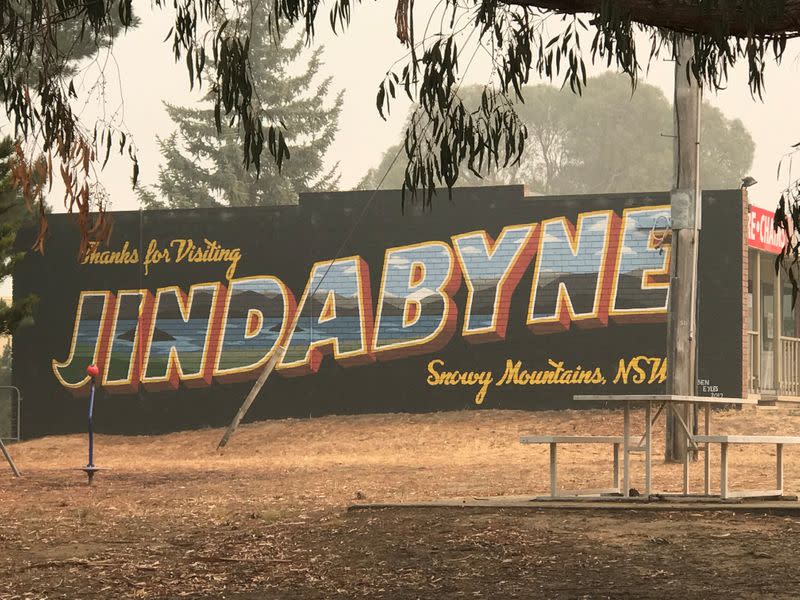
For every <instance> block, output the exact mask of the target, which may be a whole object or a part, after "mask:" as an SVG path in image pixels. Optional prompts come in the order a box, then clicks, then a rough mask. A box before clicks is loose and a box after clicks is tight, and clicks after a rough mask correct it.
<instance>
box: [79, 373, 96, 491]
mask: <svg viewBox="0 0 800 600" xmlns="http://www.w3.org/2000/svg"><path fill="white" fill-rule="evenodd" d="M86 373H87V374H88V375H89V377H91V378H92V384H91V386H92V387H91V388H90V389H89V411H88V430H89V462H88V463H87V464H86V466H85V467H83V468H82V469H81V471H83V472H84V473H86V476H87V477H88V478H89V485H92V479H94V474H95V473H96V472H97V471H99V470H100V469H98V468H97V467H96V466H94V389H95V380H96V378H97V376H98V375H99V370H98V368H97V366H95V365H89V366H88V367H87V368H86Z"/></svg>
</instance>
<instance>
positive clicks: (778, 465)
mask: <svg viewBox="0 0 800 600" xmlns="http://www.w3.org/2000/svg"><path fill="white" fill-rule="evenodd" d="M775 483H776V485H775V489H777V490H778V491H779V492H780V495H781V496H783V444H778V445H777V448H776V449H775Z"/></svg>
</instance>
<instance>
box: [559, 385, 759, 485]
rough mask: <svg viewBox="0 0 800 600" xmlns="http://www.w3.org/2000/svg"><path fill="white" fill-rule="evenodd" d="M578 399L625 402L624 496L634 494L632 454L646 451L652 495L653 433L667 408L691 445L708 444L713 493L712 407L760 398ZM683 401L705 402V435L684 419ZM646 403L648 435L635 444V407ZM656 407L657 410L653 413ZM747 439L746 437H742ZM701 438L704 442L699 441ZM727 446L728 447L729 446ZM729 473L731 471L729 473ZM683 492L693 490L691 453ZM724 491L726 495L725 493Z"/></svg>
mask: <svg viewBox="0 0 800 600" xmlns="http://www.w3.org/2000/svg"><path fill="white" fill-rule="evenodd" d="M574 399H575V400H576V401H579V402H619V403H622V404H623V407H624V413H623V425H622V429H623V434H622V436H623V441H622V477H623V490H622V491H623V495H624V496H626V497H628V496H629V495H630V468H629V467H630V455H631V454H632V453H640V452H643V453H644V455H645V467H644V468H645V494H646V495H648V496H649V495H650V494H652V464H653V444H652V433H653V425H654V424H655V423H656V421H657V420H658V418H659V416H660V415H661V414H663V413H664V412H665V410H666V411H672V413H673V414H674V415H675V418H676V420H677V422H678V423H679V424H680V427H681V429H683V431H684V432H685V433H686V437H687V440H688V443H689V445H690V446H691V447H692V448H693V449H695V450H698V449H699V445H698V444H699V443H704V444H705V448H704V449H705V464H704V483H705V486H704V487H705V489H704V492H705V495H706V496H709V495H711V490H710V484H711V482H710V479H711V478H710V474H711V462H710V454H709V445H710V443H711V442H712V441H715V440H713V439H712V438H711V407H712V406H713V405H715V404H716V405H737V406H741V405H745V404H756V403H757V401H756V400H751V399H746V398H723V397H715V396H682V395H676V394H631V395H597V394H592V395H577V396H574ZM681 404H701V405H703V407H704V409H705V411H704V412H705V414H704V424H703V428H704V431H703V435H702V437H701V436H695V435H694V433H693V432H692V431H691V430H690V429H689V427H688V426H687V424H686V422H685V421H684V420H683V417H682V415H681V412H680V411H679V410H678V406H679V405H681ZM633 405H644V411H645V427H644V435H643V436H642V438H641V439H640V440H639V442H638V443H637V444H635V445H631V441H630V434H631V431H630V429H631V423H630V421H631V406H633ZM653 408H655V409H656V411H655V414H653ZM740 437H742V438H744V437H745V436H740ZM698 440H701V441H698ZM726 449H727V447H726ZM726 475H727V472H726ZM683 493H684V495H688V493H689V458H688V452H687V456H686V459H685V460H684V463H683ZM725 495H726V494H725V492H723V496H725Z"/></svg>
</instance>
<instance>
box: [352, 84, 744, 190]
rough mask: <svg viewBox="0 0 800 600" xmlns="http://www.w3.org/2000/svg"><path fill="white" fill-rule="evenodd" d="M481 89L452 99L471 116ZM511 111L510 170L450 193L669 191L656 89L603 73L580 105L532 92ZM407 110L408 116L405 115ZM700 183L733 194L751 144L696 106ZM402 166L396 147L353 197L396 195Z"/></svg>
mask: <svg viewBox="0 0 800 600" xmlns="http://www.w3.org/2000/svg"><path fill="white" fill-rule="evenodd" d="M481 93H482V86H480V85H469V86H464V87H463V88H462V89H461V90H460V92H459V96H460V97H461V99H462V100H463V101H464V102H465V104H466V105H467V106H468V107H469V108H470V109H472V110H474V107H476V106H477V105H478V103H479V102H480V98H481ZM522 97H523V98H524V102H522V101H518V102H516V103H515V106H514V109H515V110H516V111H517V114H518V115H519V118H520V120H521V121H522V124H523V125H524V126H525V128H526V129H527V131H528V138H527V141H526V148H525V153H524V154H523V156H522V158H521V159H520V160H519V161H518V162H517V163H516V164H514V165H510V166H508V167H506V168H502V169H499V170H497V171H494V172H492V173H489V174H488V175H485V176H483V177H477V176H476V175H475V174H473V173H471V172H469V171H466V172H464V173H462V174H461V176H460V177H459V180H458V182H457V185H504V184H513V183H520V184H525V185H527V187H528V189H529V190H530V191H531V192H536V193H542V194H588V193H613V192H631V191H643V190H652V191H654V190H668V189H669V188H670V187H671V185H672V179H673V174H672V138H671V137H669V134H670V133H671V132H672V119H673V115H672V105H671V103H670V101H669V100H668V99H667V98H666V97H665V96H664V93H663V92H662V91H661V90H660V89H659V88H657V87H655V86H653V85H651V84H648V83H642V84H640V85H639V86H638V87H637V88H636V93H634V94H631V87H630V80H629V78H627V77H626V76H625V75H622V74H618V73H610V72H607V73H604V74H602V75H599V76H597V77H592V78H590V79H589V80H588V81H587V86H586V89H585V91H584V93H583V96H582V97H578V96H576V95H575V94H573V93H572V92H571V91H570V90H569V89H566V90H565V89H559V88H556V87H554V86H552V85H547V84H539V85H531V86H525V87H523V88H522ZM413 112H414V109H412V112H411V114H412V115H413ZM701 121H702V131H701V139H702V140H703V143H702V145H701V152H702V156H701V161H700V164H701V173H700V181H702V182H703V186H704V187H705V188H707V189H722V188H731V187H738V186H739V184H740V181H741V177H742V174H743V173H746V172H747V171H748V170H749V169H750V167H751V165H752V162H753V153H754V150H755V144H754V142H753V139H752V138H751V136H750V134H749V132H748V131H747V129H745V127H744V125H743V124H742V122H741V121H740V120H738V119H727V118H726V117H725V115H723V114H722V112H721V111H720V110H719V109H718V108H716V107H714V106H711V105H710V104H709V103H705V104H704V105H703V117H702V120H701ZM406 164H407V160H406V159H405V156H404V155H403V152H402V145H401V144H398V145H396V146H392V147H390V148H389V149H387V150H386V152H385V153H384V155H383V157H382V159H381V161H380V163H379V164H378V165H377V166H376V167H374V168H373V169H370V170H369V172H368V173H367V174H366V176H365V177H364V179H363V180H362V181H361V183H360V184H359V187H360V188H361V189H372V188H375V187H377V185H378V184H379V183H382V185H381V187H382V188H384V189H385V188H400V187H401V186H402V185H403V179H404V172H405V166H406Z"/></svg>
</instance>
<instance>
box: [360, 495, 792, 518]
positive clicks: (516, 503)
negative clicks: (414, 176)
mask: <svg viewBox="0 0 800 600" xmlns="http://www.w3.org/2000/svg"><path fill="white" fill-rule="evenodd" d="M443 508H459V509H464V508H469V509H483V510H487V511H493V510H506V509H512V510H590V511H664V512H674V511H693V512H704V511H709V512H716V511H732V512H742V513H759V514H774V515H794V516H798V515H800V502H798V501H797V496H783V497H782V498H780V499H774V500H767V499H757V498H756V499H754V498H747V499H730V500H722V499H720V498H713V497H712V498H708V497H704V496H679V495H674V496H667V495H659V496H651V497H649V498H645V497H638V498H622V497H619V498H613V497H612V498H555V499H553V498H542V497H536V496H489V497H468V498H448V499H442V500H430V501H426V502H385V503H370V504H353V505H350V506H348V507H347V510H348V511H357V510H378V509H395V510H402V509H443Z"/></svg>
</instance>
